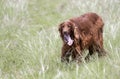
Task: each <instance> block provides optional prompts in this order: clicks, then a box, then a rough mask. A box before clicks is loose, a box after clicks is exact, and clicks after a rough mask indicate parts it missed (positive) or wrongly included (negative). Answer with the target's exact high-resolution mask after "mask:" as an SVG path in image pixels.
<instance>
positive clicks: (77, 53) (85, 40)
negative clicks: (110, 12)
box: [59, 13, 106, 62]
mask: <svg viewBox="0 0 120 79" xmlns="http://www.w3.org/2000/svg"><path fill="white" fill-rule="evenodd" d="M103 26H104V23H103V21H102V19H101V17H100V16H98V15H97V14H96V13H86V14H84V15H81V16H80V17H75V18H71V19H69V20H67V21H65V22H63V23H61V24H60V25H59V32H60V36H61V38H62V41H63V46H62V55H61V60H62V61H67V62H69V57H70V56H72V59H73V60H79V61H81V58H82V51H83V50H84V49H88V50H89V53H88V55H87V56H86V58H85V59H86V60H89V57H90V55H92V54H93V53H94V52H98V56H103V55H105V54H106V52H105V50H104V48H103ZM64 32H67V34H69V35H70V37H71V38H72V39H73V40H74V43H73V44H72V45H71V46H69V45H68V44H67V43H66V42H65V41H64Z"/></svg>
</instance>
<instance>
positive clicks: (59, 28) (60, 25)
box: [58, 22, 64, 40]
mask: <svg viewBox="0 0 120 79" xmlns="http://www.w3.org/2000/svg"><path fill="white" fill-rule="evenodd" d="M63 24H64V22H62V23H60V24H59V27H58V31H59V33H60V36H61V38H62V40H63V34H62V28H63Z"/></svg>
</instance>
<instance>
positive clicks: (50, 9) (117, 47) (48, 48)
mask: <svg viewBox="0 0 120 79" xmlns="http://www.w3.org/2000/svg"><path fill="white" fill-rule="evenodd" d="M0 10H1V11H0V79H119V78H120V76H119V75H120V61H119V58H120V31H119V30H120V17H119V13H120V1H119V0H90V1H85V0H1V1H0ZM86 12H96V13H97V14H99V15H100V16H101V17H102V18H103V20H104V22H105V26H104V47H105V49H106V50H107V51H108V52H109V56H107V57H105V58H100V59H99V58H97V56H95V59H91V61H90V62H89V63H81V64H77V63H75V62H72V63H70V64H65V63H61V61H60V55H61V46H62V41H61V39H60V36H59V33H58V25H59V23H61V22H62V21H64V20H66V19H69V18H71V17H74V16H80V15H81V14H83V13H86Z"/></svg>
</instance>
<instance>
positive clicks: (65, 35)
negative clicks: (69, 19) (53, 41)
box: [64, 33, 73, 46]
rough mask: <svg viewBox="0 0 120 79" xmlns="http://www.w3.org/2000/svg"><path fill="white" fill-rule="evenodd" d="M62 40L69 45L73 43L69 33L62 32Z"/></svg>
mask: <svg viewBox="0 0 120 79" xmlns="http://www.w3.org/2000/svg"><path fill="white" fill-rule="evenodd" d="M64 41H65V42H66V43H67V44H68V45H69V46H71V45H72V44H73V40H72V39H71V37H70V35H69V34H67V33H65V34H64Z"/></svg>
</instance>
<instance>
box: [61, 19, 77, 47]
mask: <svg viewBox="0 0 120 79" xmlns="http://www.w3.org/2000/svg"><path fill="white" fill-rule="evenodd" d="M76 28H77V27H76V26H75V24H74V23H73V22H71V21H65V22H63V23H61V24H60V25H59V32H60V35H61V37H62V40H63V42H65V43H67V44H68V45H69V46H71V45H72V44H73V42H74V38H75V35H76V34H75V33H76Z"/></svg>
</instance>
